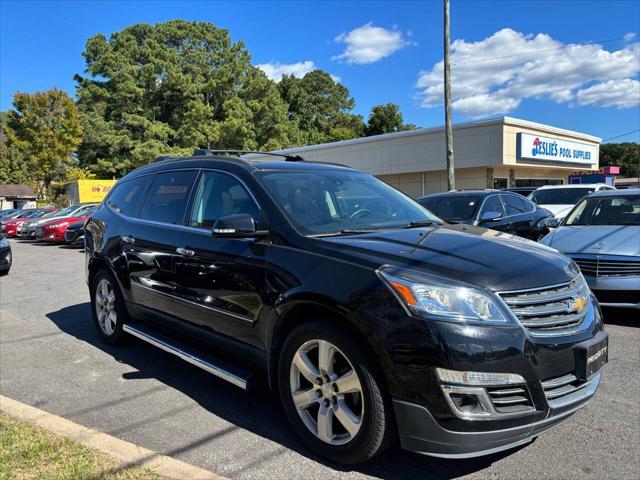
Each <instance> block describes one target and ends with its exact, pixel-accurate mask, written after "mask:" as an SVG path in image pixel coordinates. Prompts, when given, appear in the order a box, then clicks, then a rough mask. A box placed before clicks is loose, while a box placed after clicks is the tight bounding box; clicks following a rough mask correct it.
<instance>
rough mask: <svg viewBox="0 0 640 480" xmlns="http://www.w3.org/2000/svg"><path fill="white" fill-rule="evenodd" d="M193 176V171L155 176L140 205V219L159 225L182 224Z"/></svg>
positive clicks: (180, 171)
mask: <svg viewBox="0 0 640 480" xmlns="http://www.w3.org/2000/svg"><path fill="white" fill-rule="evenodd" d="M194 175H195V172H194V171H193V170H179V171H175V172H165V173H159V174H158V175H156V176H155V178H154V179H153V183H152V184H151V187H149V191H148V193H147V195H146V197H145V200H144V204H143V205H142V211H141V212H140V218H142V219H144V220H152V221H154V222H161V223H172V224H176V223H182V219H183V217H184V209H185V206H186V203H187V198H188V194H189V188H190V187H191V182H192V180H193V177H194Z"/></svg>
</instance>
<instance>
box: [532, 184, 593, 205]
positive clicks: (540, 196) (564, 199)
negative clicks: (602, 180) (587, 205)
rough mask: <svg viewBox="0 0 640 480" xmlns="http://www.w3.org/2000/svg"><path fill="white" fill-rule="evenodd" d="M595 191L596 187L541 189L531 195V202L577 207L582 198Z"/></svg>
mask: <svg viewBox="0 0 640 480" xmlns="http://www.w3.org/2000/svg"><path fill="white" fill-rule="evenodd" d="M595 190H596V189H595V187H591V188H549V189H539V190H536V191H535V192H533V193H532V194H531V195H529V200H531V201H532V202H535V203H537V204H538V205H575V204H576V203H578V201H579V200H580V199H581V198H582V197H584V196H585V195H588V194H590V193H593V192H594V191H595Z"/></svg>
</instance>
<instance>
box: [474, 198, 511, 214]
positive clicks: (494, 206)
mask: <svg viewBox="0 0 640 480" xmlns="http://www.w3.org/2000/svg"><path fill="white" fill-rule="evenodd" d="M487 212H491V216H492V217H504V215H505V213H504V207H503V206H502V202H501V201H500V198H499V197H498V195H491V196H490V197H487V199H486V200H485V201H484V204H483V205H482V210H481V211H480V218H482V216H483V215H484V214H485V213H487Z"/></svg>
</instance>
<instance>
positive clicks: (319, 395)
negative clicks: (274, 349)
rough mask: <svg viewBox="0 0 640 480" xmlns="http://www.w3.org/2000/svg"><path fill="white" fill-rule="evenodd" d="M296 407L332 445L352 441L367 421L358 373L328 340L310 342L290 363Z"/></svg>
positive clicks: (319, 437)
mask: <svg viewBox="0 0 640 480" xmlns="http://www.w3.org/2000/svg"><path fill="white" fill-rule="evenodd" d="M290 387H291V396H292V399H293V404H294V406H295V408H296V410H297V412H298V415H300V418H301V419H302V421H303V423H304V424H305V426H306V427H307V429H309V431H310V432H311V433H313V434H314V435H315V436H316V437H317V438H318V439H320V440H322V441H323V442H325V443H328V444H330V445H343V444H345V443H348V442H350V441H351V440H353V438H355V436H356V435H357V434H358V432H359V431H360V428H361V426H362V420H363V418H364V402H363V398H362V395H363V394H362V385H361V383H360V379H359V378H358V374H357V373H356V371H355V369H354V368H353V365H351V363H350V362H349V360H348V359H347V357H346V356H345V355H344V353H342V352H341V351H340V349H339V348H338V347H336V346H335V345H333V344H332V343H331V342H328V341H326V340H309V341H307V342H305V343H304V344H303V345H302V346H300V348H298V350H297V351H296V353H295V355H294V356H293V359H292V361H291V369H290Z"/></svg>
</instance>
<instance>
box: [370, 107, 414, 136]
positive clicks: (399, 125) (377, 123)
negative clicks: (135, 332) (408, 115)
mask: <svg viewBox="0 0 640 480" xmlns="http://www.w3.org/2000/svg"><path fill="white" fill-rule="evenodd" d="M414 128H416V127H415V125H411V124H405V123H404V121H403V119H402V113H400V107H399V106H398V105H396V104H395V103H387V104H386V105H376V106H374V107H373V108H372V109H371V113H370V114H369V121H368V123H367V129H366V133H367V135H380V134H383V133H392V132H399V131H401V130H412V129H414Z"/></svg>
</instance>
